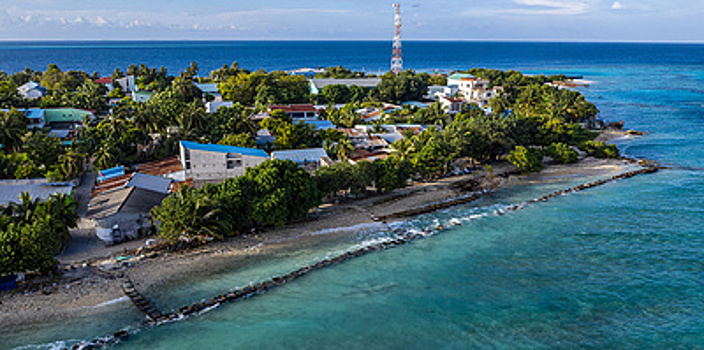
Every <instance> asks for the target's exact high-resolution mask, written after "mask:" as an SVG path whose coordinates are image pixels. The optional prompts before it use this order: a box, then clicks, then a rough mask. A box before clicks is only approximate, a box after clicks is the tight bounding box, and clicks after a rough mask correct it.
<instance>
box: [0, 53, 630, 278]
mask: <svg viewBox="0 0 704 350" xmlns="http://www.w3.org/2000/svg"><path fill="white" fill-rule="evenodd" d="M198 71H199V69H198V66H197V65H196V64H195V63H193V64H191V65H190V66H189V67H187V68H186V69H185V70H184V71H182V72H180V73H179V74H178V75H169V74H168V72H167V71H166V69H164V68H152V67H147V66H146V65H144V64H142V65H139V66H136V65H132V66H130V67H129V68H128V69H127V70H126V71H124V72H123V71H121V70H119V69H116V70H115V71H114V72H113V74H112V75H111V76H110V77H101V76H100V75H99V74H97V73H93V74H88V73H85V72H81V71H62V70H61V69H60V68H59V67H57V66H56V65H50V66H49V67H48V68H47V70H46V71H44V72H40V71H34V70H31V69H26V70H24V71H21V72H17V73H14V74H6V73H3V72H0V107H2V109H3V110H2V111H0V145H2V146H1V148H0V179H4V180H3V181H10V180H22V179H35V178H46V179H49V180H48V181H51V182H52V183H62V182H70V181H75V179H76V178H79V177H81V176H84V175H85V174H87V173H91V172H95V171H97V170H101V169H108V168H113V167H116V166H127V168H130V166H132V165H137V164H143V163H147V162H153V161H159V160H162V159H165V158H168V157H173V156H174V155H177V154H181V153H180V147H181V148H182V147H183V146H182V145H183V142H184V141H191V142H197V143H199V144H213V145H223V146H233V147H239V148H245V149H250V148H251V149H255V148H260V149H262V150H264V151H266V152H272V151H274V152H278V151H285V150H305V149H311V148H320V149H323V150H324V153H325V156H326V157H327V158H328V162H326V164H325V166H319V167H315V168H313V169H310V168H306V167H304V166H301V164H299V163H296V162H294V161H291V160H281V159H271V160H266V161H264V162H261V163H260V164H258V165H256V166H251V167H248V168H247V169H246V171H244V172H243V174H242V175H241V176H236V177H231V178H227V179H222V181H217V182H211V183H203V184H197V185H196V186H192V185H193V182H190V183H186V184H184V185H183V186H179V187H178V188H177V189H176V190H174V191H173V192H172V193H170V194H169V195H168V196H165V198H164V199H163V201H161V203H160V204H159V205H157V206H155V207H154V208H153V209H152V210H151V212H150V214H151V215H150V217H149V221H150V222H151V223H153V224H154V225H153V231H149V232H147V233H149V234H154V235H155V236H156V237H157V238H158V239H159V240H160V242H162V243H163V244H164V246H166V247H171V248H174V247H176V248H178V247H184V246H188V245H190V244H192V243H193V242H204V241H209V240H212V239H216V240H222V239H226V238H228V237H233V236H238V235H241V234H242V233H246V232H249V231H250V230H252V229H255V228H260V227H272V226H281V225H285V224H287V223H290V222H293V221H296V220H300V219H302V218H304V217H306V215H308V214H309V212H310V211H311V210H312V209H314V208H316V207H318V206H319V205H320V204H321V203H324V202H327V203H334V202H336V201H340V200H346V199H356V198H361V197H364V196H369V195H373V194H374V193H387V192H391V191H394V190H396V189H400V188H403V187H406V186H409V185H411V184H412V183H413V182H414V181H426V180H432V179H436V178H438V177H441V176H445V175H447V174H453V173H458V172H465V171H468V170H469V169H470V168H476V167H477V166H478V165H481V166H489V165H491V164H495V163H497V162H509V163H511V164H513V165H514V166H515V167H517V169H518V171H520V172H522V173H530V172H534V171H540V170H541V169H542V168H543V166H544V164H547V163H564V164H567V163H575V162H577V161H578V160H579V159H580V157H585V156H594V157H597V158H616V157H618V156H619V152H618V149H617V148H616V147H615V146H613V145H609V144H606V143H604V142H599V141H595V138H596V137H597V136H598V135H599V132H598V130H599V129H601V128H603V123H600V122H599V121H598V120H597V119H596V118H597V115H598V110H597V108H596V106H595V105H594V104H592V103H591V102H589V101H587V100H586V99H585V98H584V96H583V95H582V94H581V93H580V92H579V91H576V90H573V89H566V88H564V84H556V83H559V82H563V83H564V82H565V81H567V80H568V79H567V77H565V76H563V75H557V76H544V75H538V76H527V75H524V74H521V73H520V72H518V71H498V70H492V69H470V70H468V71H463V72H454V74H453V75H450V76H447V75H444V74H437V73H436V74H429V73H417V72H414V71H404V72H402V73H400V74H394V73H391V72H389V73H386V74H383V75H381V76H372V75H368V74H365V73H363V72H354V71H351V70H348V69H345V68H343V67H329V68H326V69H325V70H323V71H321V72H318V73H317V74H316V75H315V76H312V77H306V76H301V75H296V74H290V73H288V72H283V71H273V72H266V71H263V70H257V71H248V70H246V69H243V68H241V67H240V66H239V65H238V64H237V63H233V64H232V65H229V66H228V65H225V66H223V67H222V68H219V69H217V70H214V71H212V72H210V75H209V76H199V75H198ZM316 79H319V80H325V81H326V84H325V86H323V87H322V88H320V89H317V88H316V89H315V91H313V90H314V89H313V85H312V83H313V82H314V81H315V80H316ZM364 79H366V80H367V81H369V80H370V79H374V82H375V84H374V85H373V86H360V85H365V84H362V83H360V84H359V85H356V84H355V81H356V80H359V81H361V80H364ZM452 79H459V80H458V81H462V82H464V81H466V82H467V83H468V84H470V83H471V84H476V83H477V82H483V84H484V85H483V86H482V87H481V89H482V90H481V92H483V93H484V99H483V100H482V98H479V99H477V100H475V99H473V98H472V97H470V96H469V95H463V92H462V91H458V90H457V88H456V86H455V85H449V84H448V82H449V81H451V80H452ZM336 82H339V83H336ZM453 86H454V87H453ZM443 89H444V90H443ZM472 89H478V88H477V87H476V86H474V87H472ZM34 90H36V91H34ZM33 91H34V92H33ZM434 91H445V92H444V95H443V94H436V95H433V92H434ZM487 91H495V92H496V93H495V94H493V95H491V96H490V98H488V96H489V94H487V93H486V92H487ZM314 92H315V93H314ZM440 95H442V96H440ZM409 101H413V102H411V103H409ZM297 104H316V105H317V106H316V115H315V116H314V117H313V119H315V120H319V121H329V122H330V123H332V125H333V127H329V128H320V127H316V124H315V122H310V121H309V120H308V122H306V120H303V121H301V120H298V119H299V118H297V117H295V116H292V115H291V113H287V111H286V110H285V108H282V109H277V108H272V106H289V107H291V106H295V105H297ZM68 109H73V110H75V111H88V112H90V113H87V114H82V113H80V112H75V114H76V115H78V116H81V117H82V120H81V121H80V122H78V121H75V120H74V121H73V122H72V123H73V124H71V125H70V127H69V128H70V132H64V133H62V132H57V131H56V130H55V129H52V127H54V126H53V125H47V124H42V125H39V126H38V125H37V124H36V123H37V121H36V120H33V119H32V116H33V115H32V111H36V110H41V111H45V112H43V113H49V112H50V111H54V113H55V112H56V111H57V110H61V111H64V112H62V113H64V114H66V113H68V114H70V113H74V112H70V111H68ZM372 115H373V117H370V116H372ZM47 119H48V118H47ZM57 120H58V121H57V122H56V123H57V124H61V122H62V120H59V119H57ZM390 125H391V126H393V125H404V126H406V127H405V128H398V129H394V130H399V132H398V133H397V134H398V137H396V138H395V139H392V140H390V141H392V142H388V148H387V150H386V152H385V153H384V154H381V153H374V152H370V151H371V149H364V148H365V147H366V146H365V147H360V146H359V144H358V143H359V140H358V139H356V138H355V135H356V134H355V132H356V131H355V130H362V133H366V134H370V135H371V134H374V133H379V132H382V131H383V130H384V128H387V127H388V126H390ZM262 131H266V134H267V135H270V136H272V137H271V141H270V142H267V143H260V142H258V141H259V139H260V137H261V135H262ZM363 136H365V135H363ZM180 145H181V146H180ZM265 154H266V153H265ZM360 154H361V155H360ZM78 206H79V205H78V202H77V201H76V200H75V199H74V198H73V197H72V196H71V195H66V194H53V195H50V196H47V197H46V199H42V200H40V199H37V198H31V197H30V196H29V195H28V194H24V195H22V196H21V197H20V198H17V199H16V200H14V201H12V202H11V203H8V204H6V205H3V206H0V214H1V216H0V252H1V254H0V275H2V276H8V275H12V274H16V273H21V272H38V273H50V272H52V270H53V268H54V267H55V266H56V264H57V260H56V257H55V256H56V254H57V253H59V252H60V251H61V250H62V248H63V247H65V246H66V245H67V244H69V242H70V238H71V236H70V234H69V229H70V228H73V227H75V226H76V225H77V223H78V221H79V220H80V219H82V218H80V217H79V215H78Z"/></svg>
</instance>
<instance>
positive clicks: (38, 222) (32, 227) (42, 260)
mask: <svg viewBox="0 0 704 350" xmlns="http://www.w3.org/2000/svg"><path fill="white" fill-rule="evenodd" d="M77 222H78V214H77V212H76V203H75V201H74V200H73V197H72V196H65V195H54V196H51V197H50V198H49V199H48V200H46V201H39V200H37V199H32V198H30V197H29V195H28V194H27V193H24V194H23V195H22V197H21V198H20V202H19V203H12V204H10V205H8V206H6V207H0V276H1V275H4V274H10V273H17V272H25V271H36V270H38V271H40V272H44V273H45V272H49V271H51V270H52V269H53V267H54V266H55V265H56V259H55V258H54V255H56V254H57V253H59V252H60V251H61V249H62V248H63V247H64V245H65V244H66V243H68V242H69V241H70V239H71V236H70V235H69V231H68V230H69V228H72V227H76V224H77Z"/></svg>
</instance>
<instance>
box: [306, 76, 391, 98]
mask: <svg viewBox="0 0 704 350" xmlns="http://www.w3.org/2000/svg"><path fill="white" fill-rule="evenodd" d="M380 83H381V78H358V79H310V80H309V81H308V86H309V88H310V93H311V95H317V94H319V93H320V91H322V90H323V88H324V87H326V86H328V85H344V86H347V87H350V86H359V87H363V88H367V89H373V88H375V87H377V86H378V85H379V84H380Z"/></svg>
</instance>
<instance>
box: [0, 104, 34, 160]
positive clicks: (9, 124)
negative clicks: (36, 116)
mask: <svg viewBox="0 0 704 350" xmlns="http://www.w3.org/2000/svg"><path fill="white" fill-rule="evenodd" d="M28 124H29V120H28V119H27V117H25V116H24V115H23V114H22V113H20V112H17V111H14V110H13V111H10V112H3V111H0V144H1V145H2V147H3V148H4V149H6V150H7V151H9V152H15V151H17V150H19V149H21V148H22V136H24V134H26V133H27V125H28Z"/></svg>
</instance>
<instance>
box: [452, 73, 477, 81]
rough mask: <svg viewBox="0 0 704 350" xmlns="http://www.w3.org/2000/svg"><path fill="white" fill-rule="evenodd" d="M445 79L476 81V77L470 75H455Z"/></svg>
mask: <svg viewBox="0 0 704 350" xmlns="http://www.w3.org/2000/svg"><path fill="white" fill-rule="evenodd" d="M447 79H452V80H462V79H477V77H475V76H473V75H471V74H463V73H455V74H453V75H451V76H449V77H447Z"/></svg>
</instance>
